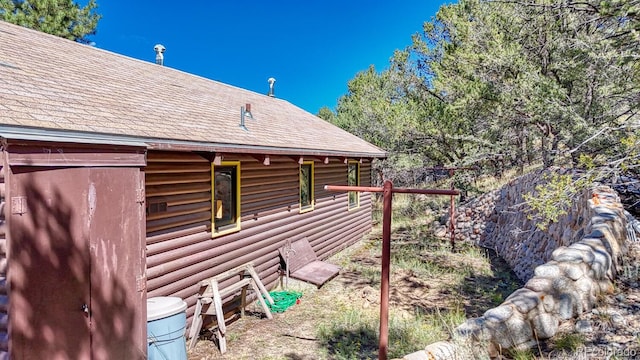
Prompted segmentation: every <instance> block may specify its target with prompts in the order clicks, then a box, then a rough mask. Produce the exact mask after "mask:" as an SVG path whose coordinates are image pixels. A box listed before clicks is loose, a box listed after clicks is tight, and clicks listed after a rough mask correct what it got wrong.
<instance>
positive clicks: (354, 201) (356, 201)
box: [347, 161, 360, 209]
mask: <svg viewBox="0 0 640 360" xmlns="http://www.w3.org/2000/svg"><path fill="white" fill-rule="evenodd" d="M347 185H349V186H360V163H359V162H357V161H349V164H348V167H347ZM359 206H360V192H358V191H349V209H356V208H358V207H359Z"/></svg>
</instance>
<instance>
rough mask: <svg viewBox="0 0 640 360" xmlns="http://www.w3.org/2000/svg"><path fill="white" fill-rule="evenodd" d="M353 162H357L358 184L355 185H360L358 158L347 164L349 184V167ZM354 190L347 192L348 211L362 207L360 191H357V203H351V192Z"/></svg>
mask: <svg viewBox="0 0 640 360" xmlns="http://www.w3.org/2000/svg"><path fill="white" fill-rule="evenodd" d="M351 164H356V185H355V186H360V162H359V161H357V160H349V162H348V165H347V184H348V183H349V179H348V177H349V167H350V166H351ZM352 192H353V191H349V192H348V193H347V210H348V211H352V210H357V209H359V208H360V192H355V194H356V204H355V205H354V206H351V203H350V201H349V197H350V194H351V193H352Z"/></svg>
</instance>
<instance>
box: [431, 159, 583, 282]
mask: <svg viewBox="0 0 640 360" xmlns="http://www.w3.org/2000/svg"><path fill="white" fill-rule="evenodd" d="M549 174H550V173H549V172H546V171H545V172H541V171H539V172H534V173H530V174H527V175H524V176H522V177H520V178H518V179H515V180H513V181H511V182H510V183H509V184H507V185H505V186H503V187H502V188H500V189H498V190H495V191H493V192H490V193H488V194H485V195H483V196H482V197H480V198H478V199H475V200H473V201H471V202H469V203H466V204H463V205H461V206H459V207H458V208H457V209H456V221H455V224H456V227H455V239H456V241H470V242H473V243H474V244H476V245H479V246H482V247H487V248H490V249H493V250H495V251H496V253H497V254H498V255H500V256H501V257H502V258H503V259H505V261H506V262H507V263H508V264H509V266H510V267H511V269H512V270H513V271H514V272H515V274H516V275H517V276H518V278H519V279H520V280H522V281H523V282H525V281H527V280H528V279H529V278H531V276H533V270H534V269H535V268H536V266H538V265H541V264H544V263H545V262H547V261H549V259H551V253H552V252H553V251H554V250H555V249H557V248H558V247H560V246H569V245H571V244H573V243H575V242H576V241H579V240H580V239H582V237H583V236H584V233H585V230H586V227H587V225H588V223H589V221H590V219H591V218H592V217H593V215H594V213H593V209H592V208H591V206H589V204H588V202H587V200H589V199H590V197H591V195H592V194H591V192H585V193H584V194H583V195H581V196H579V197H578V198H577V199H576V201H574V202H573V205H572V207H571V209H567V214H566V215H564V216H561V217H560V218H559V219H558V221H557V222H554V223H551V224H549V225H548V228H547V229H546V230H545V231H540V230H539V229H538V227H537V225H538V222H537V221H536V220H535V219H530V218H529V215H530V213H529V211H528V210H529V208H528V206H527V205H526V204H525V200H524V194H527V193H534V194H535V193H536V191H535V187H536V186H537V185H540V184H544V183H546V177H547V176H548V175H549ZM446 220H448V218H447V219H446ZM447 229H448V223H447V224H446V226H444V225H443V226H442V227H441V229H440V231H439V233H440V235H441V236H449V235H448V234H446V231H447Z"/></svg>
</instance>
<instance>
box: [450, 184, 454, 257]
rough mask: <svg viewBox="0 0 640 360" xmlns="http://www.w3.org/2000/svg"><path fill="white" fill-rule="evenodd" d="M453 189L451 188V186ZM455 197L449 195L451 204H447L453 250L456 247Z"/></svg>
mask: <svg viewBox="0 0 640 360" xmlns="http://www.w3.org/2000/svg"><path fill="white" fill-rule="evenodd" d="M452 189H453V188H452ZM455 205H456V204H455V199H454V198H453V195H451V204H450V205H449V232H450V233H451V240H450V242H451V251H455V248H456V218H455V211H454V210H453V209H454V206H455Z"/></svg>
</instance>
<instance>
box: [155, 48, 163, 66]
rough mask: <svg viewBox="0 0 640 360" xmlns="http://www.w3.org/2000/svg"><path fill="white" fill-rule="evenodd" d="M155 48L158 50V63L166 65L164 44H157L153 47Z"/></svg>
mask: <svg viewBox="0 0 640 360" xmlns="http://www.w3.org/2000/svg"><path fill="white" fill-rule="evenodd" d="M153 50H155V52H156V64H158V65H160V66H162V65H164V55H163V54H164V50H165V48H164V46H163V45H162V44H156V46H154V47H153Z"/></svg>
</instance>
